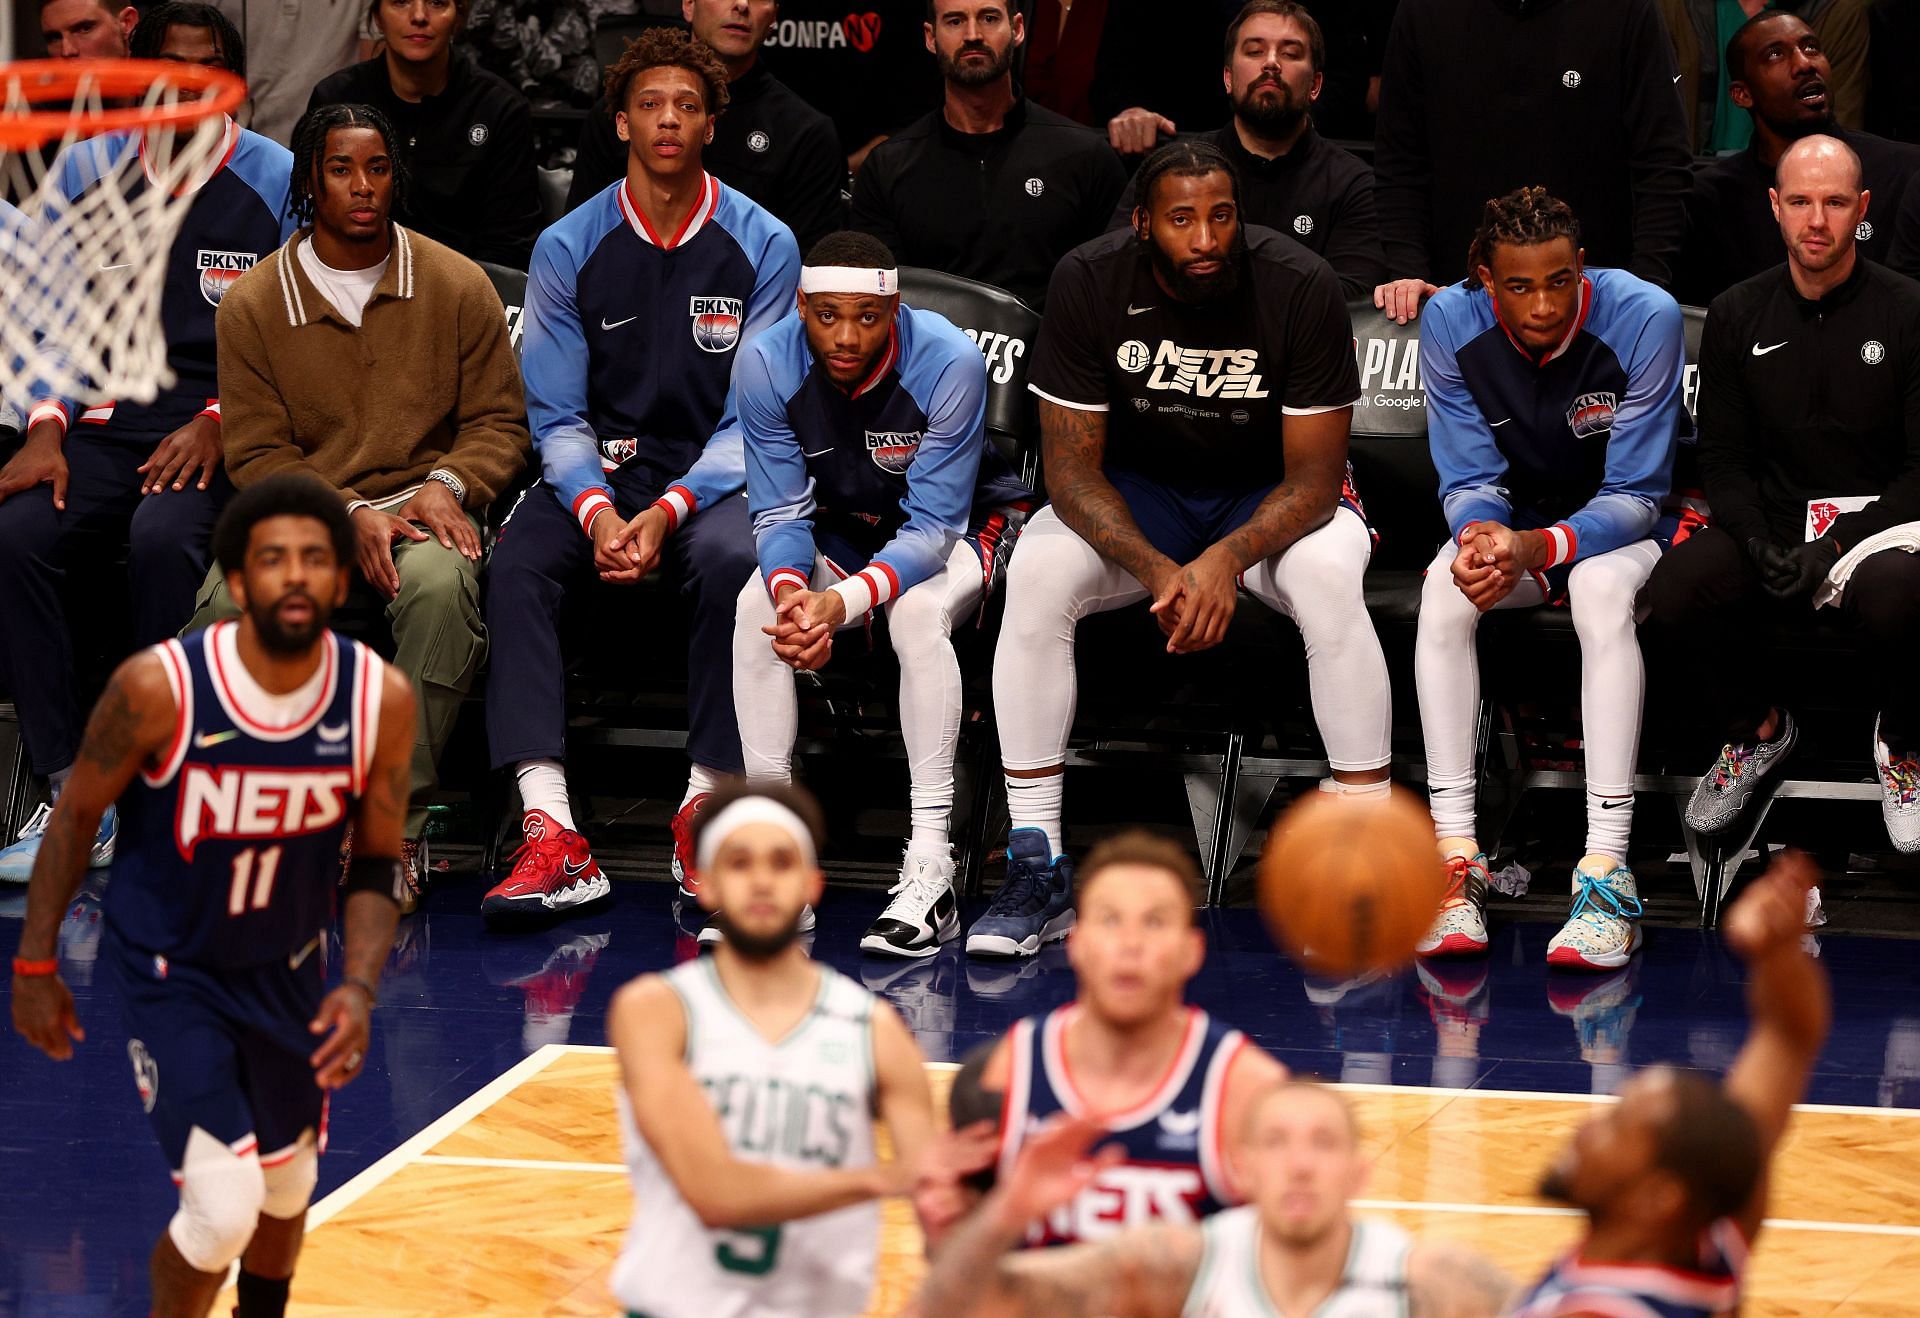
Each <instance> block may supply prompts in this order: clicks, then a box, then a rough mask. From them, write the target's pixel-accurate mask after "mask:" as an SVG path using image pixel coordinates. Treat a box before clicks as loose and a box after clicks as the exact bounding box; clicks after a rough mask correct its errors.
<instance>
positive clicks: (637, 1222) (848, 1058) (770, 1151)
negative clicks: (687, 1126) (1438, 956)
mask: <svg viewBox="0 0 1920 1318" xmlns="http://www.w3.org/2000/svg"><path fill="white" fill-rule="evenodd" d="M664 978H665V979H666V981H667V983H668V984H670V985H671V986H672V987H673V989H674V991H675V992H676V993H678V994H679V996H680V1002H681V1006H682V1008H683V1009H684V1010H685V1012H686V1016H687V1066H688V1068H689V1069H690V1070H692V1072H693V1074H694V1076H695V1077H696V1078H697V1079H698V1080H699V1081H700V1084H701V1086H702V1087H703V1088H704V1089H705V1090H706V1092H707V1101H708V1102H710V1103H712V1104H713V1108H714V1111H715V1112H717V1113H718V1114H719V1117H720V1125H721V1128H722V1129H723V1130H725V1131H726V1136H727V1143H728V1144H729V1146H731V1147H732V1149H733V1152H734V1155H735V1156H736V1157H738V1158H741V1159H742V1160H744V1161H749V1162H760V1163H768V1164H771V1165H773V1166H775V1167H785V1168H789V1169H792V1170H796V1171H804V1170H809V1169H820V1168H832V1167H868V1166H871V1165H873V1162H874V1153H873V1116H872V1113H873V1111H874V1079H873V995H872V994H871V993H869V992H867V990H866V989H864V988H862V987H861V986H860V985H858V984H856V983H854V982H853V981H852V980H850V979H848V978H846V977H845V976H844V975H840V974H837V973H835V972H834V971H833V970H831V969H829V968H828V967H826V966H821V967H820V993H819V996H818V997H817V998H816V999H815V1000H814V1006H813V1011H812V1012H811V1013H809V1014H808V1015H807V1016H806V1017H805V1018H804V1019H803V1020H802V1021H801V1022H800V1023H799V1024H798V1025H796V1026H794V1027H793V1029H791V1030H790V1031H788V1032H787V1035H786V1037H785V1038H783V1039H781V1040H780V1042H778V1043H768V1042H767V1041H766V1039H765V1038H763V1037H762V1036H761V1034H760V1032H759V1031H758V1030H756V1029H754V1027H753V1025H752V1024H751V1023H750V1022H749V1021H748V1020H747V1018H746V1017H745V1016H744V1015H743V1014H742V1013H741V1012H740V1010H739V1008H737V1007H735V1006H734V1005H733V1000H732V999H731V998H729V997H728V996H727V991H726V989H725V988H723V987H722V986H721V983H720V976H719V973H718V972H717V971H716V970H715V969H714V966H713V959H712V958H711V957H701V958H700V959H699V960H697V961H691V962H688V963H686V964H685V965H681V966H676V967H675V968H674V969H672V970H669V971H667V972H666V974H665V976H664ZM617 1097H618V1103H619V1108H620V1127H621V1134H622V1136H623V1138H624V1139H625V1142H626V1153H627V1170H628V1174H629V1175H630V1176H631V1177H632V1180H633V1197H634V1210H633V1224H632V1225H631V1226H630V1227H628V1229H627V1239H626V1243H625V1244H624V1245H623V1246H622V1247H621V1251H620V1259H619V1261H618V1262H617V1263H615V1264H614V1267H613V1277H612V1290H613V1293H614V1296H615V1297H616V1298H617V1299H618V1300H619V1301H620V1303H621V1304H622V1305H624V1306H625V1307H626V1308H627V1309H628V1310H629V1311H630V1312H632V1313H635V1314H640V1315H644V1316H645V1318H746V1315H749V1314H752V1315H766V1316H767V1318H786V1316H787V1315H791V1316H792V1318H828V1316H829V1315H835V1314H847V1315H854V1314H858V1313H860V1312H862V1311H863V1310H864V1309H865V1308H866V1305H867V1297H868V1292H870V1291H871V1290H872V1289H873V1276H874V1264H875V1259H876V1256H877V1254H878V1250H879V1233H880V1206H879V1205H878V1204H877V1203H867V1204H857V1205H855V1206H853V1207H851V1208H843V1209H840V1210H839V1211H837V1212H833V1213H822V1214H820V1215H818V1216H815V1217H809V1218H804V1219H802V1220H800V1221H797V1222H786V1223H783V1224H780V1225H777V1226H768V1227H765V1228H761V1229H757V1230H745V1231H741V1230H710V1229H709V1228H707V1227H705V1226H702V1225H701V1223H700V1219H699V1217H697V1216H696V1215H695V1214H694V1211H693V1209H691V1208H689V1207H688V1206H687V1204H686V1201H685V1200H683V1199H682V1198H681V1197H680V1192H679V1191H678V1190H677V1189H676V1188H675V1187H674V1184H673V1182H672V1180H670V1179H669V1178H668V1176H667V1174H666V1171H665V1170H664V1169H663V1168H662V1167H661V1165H660V1162H659V1160H658V1159H657V1158H655V1157H654V1154H653V1150H652V1149H651V1148H650V1147H649V1146H648V1145H647V1142H646V1141H645V1140H644V1139H642V1138H641V1136H640V1132H639V1130H638V1129H637V1128H636V1127H635V1125H634V1121H633V1111H632V1109H631V1108H630V1107H629V1106H628V1104H627V1096H626V1094H625V1093H624V1092H620V1093H618V1096H617Z"/></svg>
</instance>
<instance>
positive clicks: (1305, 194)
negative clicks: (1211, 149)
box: [1107, 0, 1387, 298]
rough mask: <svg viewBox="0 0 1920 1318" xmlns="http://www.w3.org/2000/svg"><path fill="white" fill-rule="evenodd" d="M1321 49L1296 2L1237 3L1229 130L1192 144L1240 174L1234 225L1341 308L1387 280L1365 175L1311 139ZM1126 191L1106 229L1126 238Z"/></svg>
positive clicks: (1357, 164)
mask: <svg viewBox="0 0 1920 1318" xmlns="http://www.w3.org/2000/svg"><path fill="white" fill-rule="evenodd" d="M1326 57H1327V47H1326V42H1325V39H1324V38H1323V37H1322V36H1321V34H1320V25H1319V24H1318V23H1316V22H1315V21H1314V18H1313V15H1312V14H1310V13H1308V12H1307V10H1306V7H1305V6H1304V5H1301V4H1299V3H1297V0H1247V4H1246V6H1245V7H1244V8H1242V9H1241V11H1240V13H1239V15H1238V16H1237V17H1236V18H1235V19H1234V20H1233V25H1232V26H1231V27H1230V28H1228V29H1227V47H1226V69H1225V76H1226V83H1227V95H1228V96H1230V97H1232V98H1233V122H1231V123H1229V124H1228V125H1227V126H1226V127H1225V128H1222V129H1221V130H1220V131H1219V132H1217V133H1213V134H1211V135H1209V136H1208V137H1206V138H1204V139H1202V140H1204V141H1208V142H1211V143H1213V145H1215V146H1217V147H1219V148H1220V150H1221V152H1222V153H1223V154H1224V155H1225V156H1226V157H1227V159H1229V160H1231V161H1232V162H1233V165H1234V168H1235V169H1236V170H1238V171H1239V173H1240V205H1241V211H1240V220H1241V222H1242V223H1243V224H1263V225H1265V226H1266V227H1267V228H1269V229H1278V230H1279V231H1280V232H1281V233H1284V234H1286V235H1288V236H1289V237H1291V238H1293V239H1294V241H1296V242H1298V243H1300V244H1301V245H1302V246H1304V247H1305V248H1307V249H1308V250H1309V251H1311V252H1314V253H1316V254H1317V255H1318V256H1319V257H1320V258H1321V259H1322V260H1324V261H1325V262H1326V263H1327V264H1328V265H1330V266H1332V267H1333V272H1334V273H1335V274H1336V275H1338V276H1340V288H1341V290H1342V291H1343V292H1344V293H1345V294H1346V295H1347V296H1348V297H1350V298H1352V297H1364V296H1366V295H1367V294H1368V293H1370V292H1372V291H1373V289H1374V287H1375V286H1376V285H1378V284H1380V283H1381V282H1382V281H1383V280H1385V279H1386V276H1387V265H1386V258H1385V257H1384V256H1382V255H1381V253H1380V226H1379V222H1378V221H1377V220H1376V218H1375V215H1374V206H1373V171H1372V170H1370V169H1368V168H1367V167H1366V165H1365V164H1363V163H1361V161H1360V160H1359V158H1358V157H1356V156H1354V155H1353V154H1351V153H1350V152H1347V151H1343V150H1341V149H1340V148H1339V147H1337V146H1334V145H1332V144H1331V143H1329V142H1327V141H1326V140H1325V139H1324V138H1322V137H1321V136H1320V134H1319V133H1317V132H1315V131H1314V127H1313V121H1312V118H1311V117H1310V113H1311V111H1312V108H1313V104H1314V102H1315V101H1316V100H1317V99H1318V98H1319V96H1320V89H1321V87H1322V86H1323V85H1324V79H1323V71H1324V69H1325V68H1326ZM1134 204H1135V189H1134V187H1133V185H1132V184H1129V185H1128V186H1127V192H1126V195H1125V196H1123V197H1122V198H1121V199H1120V205H1119V206H1118V207H1117V208H1115V210H1114V212H1113V218H1112V220H1110V221H1109V222H1108V224H1107V227H1108V228H1109V229H1122V228H1131V227H1132V226H1133V209H1134Z"/></svg>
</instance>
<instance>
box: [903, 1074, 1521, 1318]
mask: <svg viewBox="0 0 1920 1318" xmlns="http://www.w3.org/2000/svg"><path fill="white" fill-rule="evenodd" d="M1105 1134H1106V1131H1105V1130H1104V1129H1103V1128H1102V1127H1101V1126H1100V1124H1099V1123H1098V1122H1095V1121H1089V1120H1087V1119H1085V1118H1078V1117H1067V1118H1059V1119H1057V1120H1056V1121H1055V1122H1054V1123H1053V1124H1052V1125H1050V1126H1048V1127H1046V1128H1044V1129H1042V1130H1041V1131H1040V1132H1039V1133H1038V1134H1036V1135H1035V1136H1034V1137H1033V1139H1032V1140H1031V1141H1029V1143H1028V1144H1027V1146H1026V1148H1024V1149H1023V1150H1021V1153H1020V1157H1019V1158H1018V1159H1017V1160H1016V1161H1015V1163H1014V1165H1013V1169H1012V1172H1011V1174H1010V1175H1008V1176H1007V1177H1006V1178H1005V1180H1004V1181H1003V1182H1002V1183H1001V1185H1000V1186H999V1187H998V1188H997V1189H995V1190H994V1192H993V1193H992V1194H991V1195H990V1196H988V1198H987V1200H986V1202H985V1204H984V1205H982V1207H981V1210H980V1212H979V1213H977V1214H976V1215H975V1216H974V1217H973V1219H972V1220H971V1221H969V1222H967V1223H966V1224H965V1225H963V1226H961V1227H959V1228H958V1229H956V1230H955V1232H954V1234H953V1236H952V1237H951V1239H950V1240H949V1241H948V1243H947V1244H946V1246H945V1247H944V1248H943V1249H941V1251H940V1252H939V1254H938V1255H937V1256H936V1258H935V1261H934V1266H933V1269H932V1271H931V1272H930V1273H929V1274H928V1276H927V1280H926V1284H925V1285H924V1286H923V1287H922V1288H921V1291H920V1297H919V1311H920V1312H921V1313H924V1314H981V1315H989V1314H990V1315H1006V1316H1007V1318H1012V1316H1013V1315H1026V1314H1032V1315H1035V1316H1036V1318H1038V1316H1039V1315H1053V1314H1059V1313H1092V1314H1124V1315H1127V1316H1128V1318H1150V1316H1158V1315H1165V1316H1166V1318H1173V1315H1175V1314H1185V1315H1188V1316H1189V1318H1241V1316H1242V1315H1248V1314H1261V1313H1274V1314H1280V1313H1285V1314H1295V1313H1298V1314H1316V1315H1321V1316H1322V1318H1405V1316H1406V1315H1411V1316H1412V1318H1434V1316H1435V1315H1447V1316H1449V1318H1474V1316H1478V1315H1492V1314H1495V1313H1498V1312H1500V1309H1501V1305H1502V1304H1503V1303H1504V1302H1505V1300H1506V1297H1507V1296H1508V1294H1509V1293H1510V1292H1511V1290H1512V1283H1511V1282H1510V1281H1509V1280H1508V1278H1507V1276H1506V1275H1505V1274H1504V1273H1502V1272H1501V1271H1500V1270H1499V1269H1498V1268H1496V1267H1494V1266H1493V1265H1492V1264H1490V1263H1488V1262H1487V1261H1486V1260H1485V1259H1483V1258H1481V1257H1480V1256H1479V1255H1478V1254H1475V1253H1474V1252H1473V1251H1472V1250H1468V1249H1464V1248H1461V1247H1459V1246H1456V1245H1444V1244H1437V1243H1435V1244H1429V1243H1422V1242H1416V1241H1415V1240H1414V1239H1413V1238H1412V1237H1411V1236H1409V1235H1408V1234H1407V1233H1406V1232H1405V1231H1403V1230H1401V1229H1400V1228H1399V1227H1397V1226H1394V1225H1392V1224H1390V1223H1387V1222H1375V1221H1367V1220H1365V1219H1363V1218H1356V1217H1354V1216H1353V1215H1352V1213H1351V1212H1349V1211H1348V1208H1347V1202H1348V1200H1350V1199H1352V1198H1354V1197H1355V1196H1357V1195H1358V1194H1359V1193H1360V1191H1361V1189H1362V1188H1363V1187H1364V1186H1365V1184H1366V1179H1367V1172H1368V1167H1369V1161H1368V1158H1367V1156H1366V1151H1365V1150H1364V1149H1363V1148H1362V1147H1361V1145H1360V1129H1359V1126H1358V1124H1357V1123H1356V1122H1355V1120H1354V1116H1353V1109H1352V1108H1351V1107H1350V1106H1349V1105H1348V1103H1347V1100H1346V1099H1345V1098H1343V1097H1342V1096H1341V1095H1340V1094H1339V1093H1338V1092H1336V1091H1335V1090H1333V1089H1330V1088H1328V1087H1327V1086H1325V1085H1322V1084H1318V1083H1315V1082H1313V1081H1308V1080H1283V1081H1280V1082H1278V1083H1276V1084H1272V1085H1269V1086H1267V1087H1266V1088H1265V1089H1263V1090H1261V1091H1260V1092H1259V1093H1258V1094H1256V1095H1255V1096H1254V1098H1253V1100H1252V1102H1251V1103H1250V1104H1249V1105H1248V1107H1247V1111H1246V1113H1245V1116H1244V1117H1243V1119H1242V1122H1241V1125H1240V1126H1239V1127H1238V1128H1237V1129H1236V1130H1235V1131H1234V1146H1235V1154H1236V1158H1235V1162H1236V1165H1237V1166H1238V1167H1239V1168H1240V1169H1241V1171H1242V1173H1243V1174H1244V1176H1245V1179H1246V1183H1247V1197H1248V1199H1249V1201H1250V1202H1249V1203H1248V1204H1246V1205H1245V1206H1244V1207H1240V1208H1232V1209H1228V1210H1227V1211H1225V1212H1223V1213H1219V1214H1217V1215H1215V1216H1213V1217H1210V1218H1208V1219H1207V1220H1206V1221H1205V1222H1202V1223H1200V1224H1198V1225H1172V1224H1168V1223H1156V1224H1153V1225H1147V1226H1135V1227H1132V1228H1130V1229H1128V1230H1126V1231H1122V1232H1120V1233H1119V1234H1117V1235H1112V1236H1108V1237H1106V1238H1105V1239H1103V1240H1100V1241H1099V1242H1097V1243H1094V1244H1084V1245H1069V1246H1066V1247H1065V1248H1062V1249H1047V1250H1029V1251H1026V1252H1023V1253H1018V1254H1009V1253H1008V1251H1009V1250H1011V1249H1012V1248H1013V1246H1014V1245H1015V1244H1016V1243H1017V1242H1018V1241H1019V1239H1020V1237H1021V1235H1022V1233H1023V1232H1024V1231H1025V1230H1026V1226H1027V1224H1028V1223H1029V1222H1033V1221H1037V1220H1040V1219H1042V1218H1044V1217H1046V1216H1047V1215H1048V1214H1049V1213H1051V1212H1053V1211H1055V1210H1056V1209H1057V1208H1059V1206H1060V1205H1062V1204H1065V1203H1069V1202H1071V1201H1072V1200H1073V1199H1074V1198H1076V1197H1077V1196H1078V1195H1080V1194H1082V1193H1084V1192H1085V1190H1086V1188H1087V1187H1088V1186H1090V1185H1094V1184H1097V1183H1098V1181H1099V1177H1100V1175H1101V1173H1102V1172H1103V1171H1105V1170H1106V1169H1107V1168H1108V1167H1111V1166H1117V1165H1119V1164H1118V1162H1117V1160H1116V1159H1115V1155H1114V1153H1112V1152H1110V1150H1112V1149H1113V1148H1114V1147H1115V1146H1113V1145H1107V1146H1106V1147H1104V1148H1102V1149H1101V1150H1100V1151H1099V1152H1097V1153H1095V1154H1094V1155H1093V1156H1092V1157H1091V1158H1089V1157H1088V1156H1087V1150H1088V1148H1089V1147H1090V1146H1092V1145H1093V1144H1095V1143H1097V1142H1099V1140H1100V1139H1101V1138H1102V1136H1104V1135H1105Z"/></svg>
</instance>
